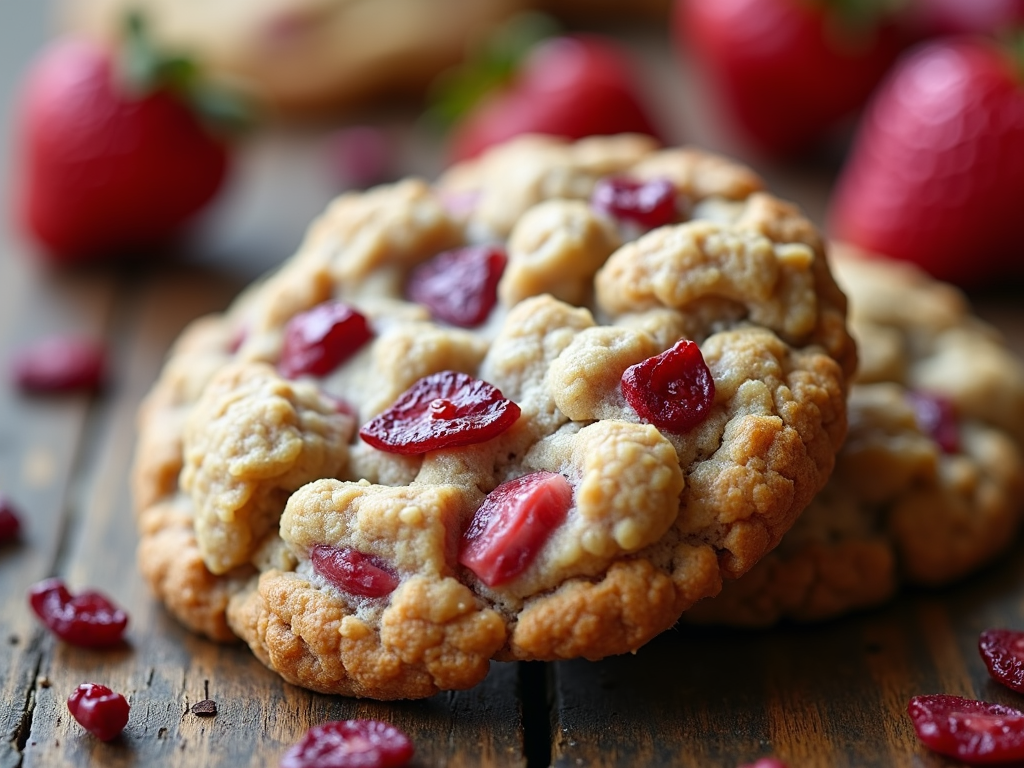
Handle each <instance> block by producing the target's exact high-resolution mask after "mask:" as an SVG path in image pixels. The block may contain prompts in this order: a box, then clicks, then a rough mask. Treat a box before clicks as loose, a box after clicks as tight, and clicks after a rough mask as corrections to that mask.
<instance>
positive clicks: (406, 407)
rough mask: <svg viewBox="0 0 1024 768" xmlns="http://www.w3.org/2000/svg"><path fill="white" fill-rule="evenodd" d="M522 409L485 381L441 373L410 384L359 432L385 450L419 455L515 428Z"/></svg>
mask: <svg viewBox="0 0 1024 768" xmlns="http://www.w3.org/2000/svg"><path fill="white" fill-rule="evenodd" d="M519 413H520V411H519V406H518V405H516V404H515V403H513V402H512V401H511V400H506V399H505V398H504V397H503V396H502V394H501V390H499V389H498V388H497V387H495V386H493V385H491V384H488V383H487V382H486V381H481V380H480V379H474V378H473V377H472V376H468V375H466V374H465V373H459V372H458V371H441V372H440V373H433V374H431V375H430V376H424V377H423V378H422V379H420V380H419V381H417V382H416V383H415V384H413V385H412V386H411V387H409V389H407V390H406V391H405V392H404V393H403V394H402V395H401V396H399V398H398V400H396V401H395V403H394V405H392V406H391V407H390V408H388V409H387V410H386V411H384V412H383V413H381V414H379V415H378V416H377V417H375V418H374V419H372V420H370V421H368V422H367V423H366V424H364V425H363V428H362V429H360V430H359V435H360V436H361V437H362V438H363V440H365V441H366V442H367V443H369V444H370V445H372V446H373V447H374V448H379V449H380V450H382V451H387V452H388V453H402V454H407V455H415V454H420V453H426V452H427V451H436V450H439V449H441V448H455V447H458V446H460V445H475V444H477V443H482V442H485V441H487V440H490V439H491V438H492V437H497V436H498V435H500V434H501V433H502V432H504V431H505V430H506V429H508V428H509V427H511V426H512V425H513V424H514V423H515V422H516V419H518V418H519Z"/></svg>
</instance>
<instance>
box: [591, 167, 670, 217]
mask: <svg viewBox="0 0 1024 768" xmlns="http://www.w3.org/2000/svg"><path fill="white" fill-rule="evenodd" d="M590 204H591V205H592V206H593V207H594V208H596V209H597V210H598V211H600V212H601V213H605V214H608V215H609V216H612V217H614V218H616V219H621V220H623V221H630V222H633V223H634V224H639V225H640V226H641V227H644V228H646V229H654V228H655V227H661V226H664V225H665V224H671V223H672V222H673V221H675V219H676V188H675V187H674V186H673V185H672V182H671V181H669V180H668V179H651V180H650V181H634V180H632V179H623V178H618V177H611V178H604V179H600V180H599V181H598V182H597V185H596V186H595V187H594V192H593V194H592V195H591V197H590Z"/></svg>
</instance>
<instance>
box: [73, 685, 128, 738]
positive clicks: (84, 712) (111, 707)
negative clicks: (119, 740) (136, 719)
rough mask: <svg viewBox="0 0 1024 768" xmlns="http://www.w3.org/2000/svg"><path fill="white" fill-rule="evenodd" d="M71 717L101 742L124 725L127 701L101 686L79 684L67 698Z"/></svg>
mask: <svg viewBox="0 0 1024 768" xmlns="http://www.w3.org/2000/svg"><path fill="white" fill-rule="evenodd" d="M68 709H69V710H70V712H71V716H72V717H74V718H75V720H77V721H78V724H79V725H81V726H82V727H83V728H85V730H87V731H88V732H89V733H91V734H92V735H93V736H95V737H96V738H97V739H100V740H101V741H110V740H111V739H113V738H115V737H116V736H117V735H118V734H119V733H121V731H123V730H124V727H125V726H126V725H127V724H128V710H129V709H130V707H129V706H128V702H127V701H126V700H125V698H124V696H122V695H121V694H120V693H114V692H113V691H112V690H110V689H109V688H107V686H105V685H99V684H97V683H82V684H81V685H80V686H78V687H77V688H75V690H74V692H72V694H71V695H70V696H68Z"/></svg>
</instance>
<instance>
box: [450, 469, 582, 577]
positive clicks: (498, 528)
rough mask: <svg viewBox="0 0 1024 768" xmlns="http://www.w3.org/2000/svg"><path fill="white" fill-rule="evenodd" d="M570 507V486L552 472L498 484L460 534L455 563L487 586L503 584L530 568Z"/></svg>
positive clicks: (536, 473)
mask: <svg viewBox="0 0 1024 768" xmlns="http://www.w3.org/2000/svg"><path fill="white" fill-rule="evenodd" d="M571 506H572V486H571V485H569V481H568V480H566V479H565V478H564V477H562V476H561V475H559V474H556V473H554V472H544V471H542V472H534V473H532V474H529V475H524V476H523V477H517V478H516V479H515V480H509V481H508V482H505V483H502V484H501V485H499V486H498V487H497V488H495V489H494V490H493V491H491V492H490V493H489V494H487V496H486V497H485V498H484V501H483V503H482V504H481V505H480V507H479V509H477V511H476V514H474V515H473V520H472V521H471V522H470V524H469V527H468V528H467V529H466V532H465V533H464V534H462V544H461V546H460V549H459V562H460V563H462V564H463V565H464V566H466V567H467V568H469V570H471V571H472V572H473V573H475V574H476V575H477V576H478V577H479V578H480V580H481V581H482V582H484V584H486V585H487V586H489V587H496V586H498V585H500V584H504V583H505V582H507V581H510V580H512V579H514V578H515V577H516V576H518V575H519V574H520V573H522V572H523V571H524V570H526V568H528V567H529V565H530V563H532V562H533V560H534V558H536V556H537V553H538V552H539V551H540V549H541V547H543V546H544V542H546V541H547V540H548V538H549V537H550V536H551V533H552V532H553V531H554V530H555V528H557V527H558V526H559V525H561V524H562V523H563V522H564V521H565V517H566V515H567V514H568V512H569V508H570V507H571Z"/></svg>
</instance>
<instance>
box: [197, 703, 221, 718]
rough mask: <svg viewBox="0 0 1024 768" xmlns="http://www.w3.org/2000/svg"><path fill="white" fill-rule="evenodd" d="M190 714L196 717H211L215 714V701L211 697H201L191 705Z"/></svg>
mask: <svg viewBox="0 0 1024 768" xmlns="http://www.w3.org/2000/svg"><path fill="white" fill-rule="evenodd" d="M192 714H193V715H195V716H196V717H213V716H214V715H216V714H217V702H216V701H214V700H213V699H203V700H202V701H199V702H196V703H195V704H193V705H192Z"/></svg>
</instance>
